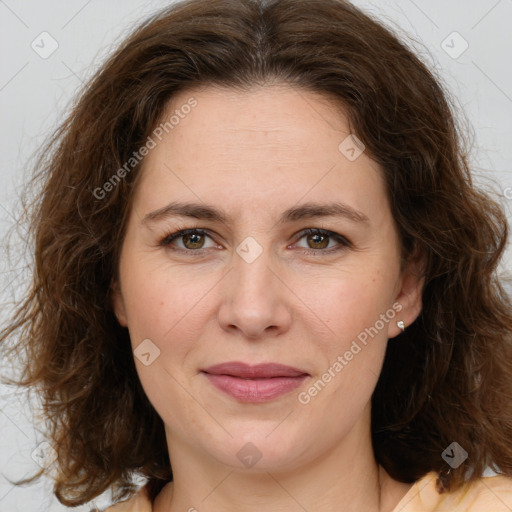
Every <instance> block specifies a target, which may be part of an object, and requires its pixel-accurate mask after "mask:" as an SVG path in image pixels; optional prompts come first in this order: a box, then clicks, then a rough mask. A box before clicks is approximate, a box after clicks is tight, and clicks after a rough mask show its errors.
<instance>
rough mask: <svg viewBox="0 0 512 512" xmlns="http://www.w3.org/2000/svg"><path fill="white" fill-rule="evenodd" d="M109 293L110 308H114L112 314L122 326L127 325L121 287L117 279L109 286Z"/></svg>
mask: <svg viewBox="0 0 512 512" xmlns="http://www.w3.org/2000/svg"><path fill="white" fill-rule="evenodd" d="M110 290H111V293H110V296H111V302H112V309H113V310H114V314H115V315H116V318H117V321H118V322H119V323H120V324H121V325H122V326H123V327H127V326H128V321H127V318H126V308H125V305H124V299H123V294H122V293H121V287H120V285H119V282H118V281H114V282H113V283H112V286H111V287H110Z"/></svg>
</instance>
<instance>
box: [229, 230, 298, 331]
mask: <svg viewBox="0 0 512 512" xmlns="http://www.w3.org/2000/svg"><path fill="white" fill-rule="evenodd" d="M272 260H273V258H272V254H271V252H270V249H269V248H268V247H264V246H263V245H262V244H260V243H259V242H257V241H256V240H255V239H254V238H252V237H248V239H245V240H244V241H243V242H242V243H241V244H239V246H238V247H237V248H236V254H234V258H233V266H232V269H231V271H230V272H229V274H228V276H226V277H227V279H228V281H227V282H226V283H225V286H224V290H223V294H222V295H223V299H222V305H221V308H220V312H219V321H220V323H221V325H222V327H223V328H224V329H233V328H234V327H236V328H238V329H239V330H241V331H242V332H243V333H244V334H245V335H246V336H247V337H258V336H259V335H261V334H262V333H263V332H265V330H267V329H268V328H270V327H272V329H273V330H276V329H277V331H282V330H283V329H285V328H288V327H289V320H290V319H289V316H290V315H289V312H288V309H287V305H286V303H285V301H286V298H285V294H284V293H283V292H284V290H283V285H282V284H281V283H280V280H279V279H278V278H277V277H276V276H275V275H274V271H273V270H272V267H273V266H275V265H273V264H272V263H273V261H272Z"/></svg>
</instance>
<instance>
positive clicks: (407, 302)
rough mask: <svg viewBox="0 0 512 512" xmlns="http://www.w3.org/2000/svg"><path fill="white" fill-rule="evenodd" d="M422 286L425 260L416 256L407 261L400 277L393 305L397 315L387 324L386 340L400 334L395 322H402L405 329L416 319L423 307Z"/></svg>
mask: <svg viewBox="0 0 512 512" xmlns="http://www.w3.org/2000/svg"><path fill="white" fill-rule="evenodd" d="M424 284H425V258H424V256H423V255H417V256H415V257H414V258H412V259H411V260H409V262H408V263H407V265H406V268H405V270H404V271H403V272H402V275H401V277H400V289H399V292H398V295H397V296H396V298H395V303H394V304H393V309H394V310H395V311H396V312H397V314H396V316H395V318H394V319H393V321H392V322H390V323H389V324H388V338H394V337H395V336H398V335H399V334H401V333H402V329H400V327H398V325H397V322H399V321H403V322H404V324H405V328H407V326H408V325H411V324H412V323H413V322H414V321H415V320H416V318H418V316H419V314H420V313H421V309H422V307H423V303H422V299H421V296H422V293H423V286H424Z"/></svg>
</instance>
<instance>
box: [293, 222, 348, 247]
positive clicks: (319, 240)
mask: <svg viewBox="0 0 512 512" xmlns="http://www.w3.org/2000/svg"><path fill="white" fill-rule="evenodd" d="M303 238H306V243H307V244H308V246H309V249H312V252H314V251H322V249H327V248H328V247H329V244H330V242H332V241H333V239H334V240H336V241H337V242H338V245H341V246H342V247H341V248H343V247H350V242H349V241H348V240H347V239H346V238H345V237H343V236H341V235H339V234H338V233H334V232H333V231H326V230H325V229H313V228H310V229H306V230H304V231H302V232H301V233H300V238H299V240H301V239H303ZM332 250H340V247H337V248H336V245H335V246H334V249H333V248H332V247H330V248H329V250H328V251H322V252H331V251H332ZM310 252H311V251H310Z"/></svg>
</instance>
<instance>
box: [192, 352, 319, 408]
mask: <svg viewBox="0 0 512 512" xmlns="http://www.w3.org/2000/svg"><path fill="white" fill-rule="evenodd" d="M202 372H203V373H204V374H205V375H206V377H207V378H208V380H209V381H210V383H211V384H213V385H214V386H215V387H216V388H217V389H220V390H221V391H223V392H224V393H226V394H228V395H230V396H231V397H233V398H235V399H237V400H240V401H241V402H252V403H261V402H266V401H268V400H272V399H274V398H277V397H278V396H281V395H284V394H285V393H289V392H290V391H292V390H294V389H296V388H297V387H298V386H300V385H301V384H302V382H304V380H305V379H306V378H307V377H308V376H309V374H308V373H307V372H305V371H304V370H300V369H298V368H292V367H291V366H285V365H282V364H278V363H263V364H258V365H255V366H251V365H249V364H246V363H241V362H238V361H231V362H227V363H222V364H217V365H215V366H211V367H209V368H206V369H204V370H202Z"/></svg>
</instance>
